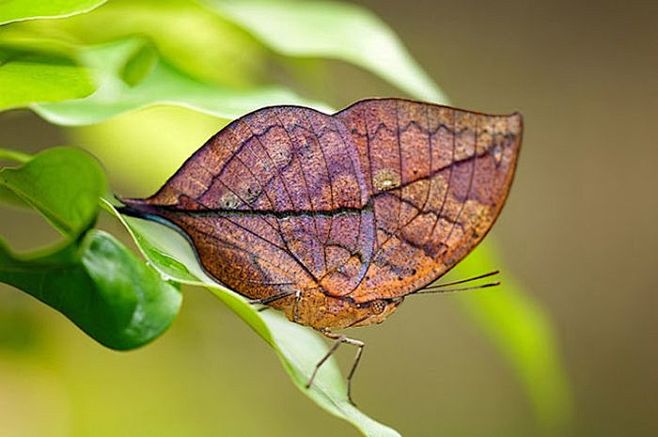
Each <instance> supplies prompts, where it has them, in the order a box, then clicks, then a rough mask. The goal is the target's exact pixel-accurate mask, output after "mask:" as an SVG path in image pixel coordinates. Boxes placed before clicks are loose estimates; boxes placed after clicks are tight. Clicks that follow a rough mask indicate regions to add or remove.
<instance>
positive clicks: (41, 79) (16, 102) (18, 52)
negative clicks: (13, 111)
mask: <svg viewBox="0 0 658 437" xmlns="http://www.w3.org/2000/svg"><path fill="white" fill-rule="evenodd" d="M0 89H1V90H2V92H1V93H0V110H5V109H10V108H18V107H23V106H28V105H31V104H33V103H40V102H55V101H59V100H67V99H75V98H79V97H84V96H86V95H89V94H90V93H92V92H93V90H94V86H93V84H92V82H91V79H90V77H89V74H88V72H87V70H86V69H85V68H83V67H81V66H79V65H78V64H77V63H76V61H75V59H74V58H73V56H72V55H71V54H70V53H67V52H66V51H64V50H60V49H58V48H56V47H55V45H50V46H47V45H46V44H43V43H37V42H36V41H35V42H32V41H30V42H19V41H12V42H10V41H2V42H0Z"/></svg>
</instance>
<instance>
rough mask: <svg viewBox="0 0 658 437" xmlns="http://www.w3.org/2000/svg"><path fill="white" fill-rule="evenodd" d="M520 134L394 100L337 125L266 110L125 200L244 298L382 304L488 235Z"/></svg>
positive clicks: (288, 110)
mask: <svg viewBox="0 0 658 437" xmlns="http://www.w3.org/2000/svg"><path fill="white" fill-rule="evenodd" d="M521 130H522V126H521V117H520V116H519V115H517V114H514V115H510V116H494V115H486V114H479V113H474V112H469V111H463V110H458V109H454V108H449V107H444V106H439V105H432V104H425V103H417V102H411V101H406V100H401V99H381V100H366V101H362V102H359V103H356V104H354V105H353V106H351V107H349V108H347V109H345V110H343V111H341V112H339V113H337V114H335V115H333V116H329V115H326V114H322V113H319V112H317V111H314V110H311V109H308V108H301V107H287V106H280V107H271V108H265V109H261V110H258V111H256V112H254V113H251V114H248V115H246V116H244V117H242V118H240V119H238V120H236V121H235V122H233V123H231V124H230V125H229V126H227V127H226V128H224V129H222V130H221V131H220V132H219V133H217V134H216V135H215V136H214V137H213V138H211V139H210V140H209V141H208V142H207V143H206V144H205V145H204V146H203V147H202V148H201V149H200V150H199V151H197V152H196V153H195V154H194V155H193V156H192V157H191V158H190V159H189V160H188V161H187V162H186V163H185V164H184V165H183V167H182V168H181V169H180V170H179V171H178V172H177V173H176V174H175V175H174V176H173V177H172V178H171V179H170V180H169V181H168V182H167V183H166V184H165V185H164V186H163V187H162V188H161V189H160V191H158V193H156V194H155V195H153V196H152V197H150V198H148V199H145V200H136V199H132V200H130V199H127V200H125V202H126V204H127V205H128V206H129V207H131V208H135V209H138V210H140V211H141V212H142V213H144V214H149V213H150V214H153V215H157V216H161V217H164V218H165V219H167V220H169V221H171V222H172V223H174V224H176V225H178V226H179V227H180V228H181V229H182V230H184V231H185V232H186V233H187V234H188V236H189V237H190V238H191V240H192V242H193V243H194V245H195V247H196V249H197V251H198V253H199V258H200V260H201V262H202V264H203V266H204V268H205V269H206V270H207V271H208V272H209V273H210V274H211V275H213V276H214V277H215V278H217V279H218V280H219V281H221V282H222V283H224V284H226V285H228V286H229V287H231V288H233V289H235V290H236V291H238V292H240V293H242V294H244V295H246V296H249V297H252V298H267V297H272V296H275V295H277V294H281V293H285V292H290V293H293V292H296V291H303V290H319V291H320V292H321V293H324V295H327V296H334V297H339V298H340V297H349V300H350V302H354V303H364V302H370V301H375V300H377V299H390V298H395V297H401V296H404V295H406V294H409V293H411V292H413V291H415V290H417V289H418V288H421V287H423V286H425V285H427V284H429V283H430V282H432V281H434V280H435V279H436V278H438V277H439V276H441V275H442V274H443V273H445V272H446V271H447V270H449V269H450V268H451V267H453V266H454V265H455V264H456V263H457V262H458V261H459V260H460V259H462V258H463V257H464V256H465V255H466V254H467V253H468V252H470V251H471V250H472V249H473V247H475V246H476V245H477V244H478V243H479V242H480V240H481V239H482V238H483V237H484V235H485V234H486V233H487V232H488V230H489V229H490V228H491V226H492V224H493V222H494V220H495V219H496V217H497V216H498V213H499V212H500V209H501V208H502V205H503V203H504V201H505V198H506V196H507V192H508V190H509V186H510V184H511V180H512V176H513V173H514V168H515V165H516V157H517V154H518V149H519V147H520V142H521ZM289 304H290V303H289V302H288V303H285V304H283V306H286V305H289Z"/></svg>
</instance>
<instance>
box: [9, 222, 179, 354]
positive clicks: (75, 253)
mask: <svg viewBox="0 0 658 437" xmlns="http://www.w3.org/2000/svg"><path fill="white" fill-rule="evenodd" d="M0 281H2V282H5V283H7V284H10V285H13V286H15V287H17V288H20V289H21V290H23V291H25V292H27V293H29V294H31V295H32V296H34V297H35V298H37V299H39V300H40V301H42V302H44V303H45V304H47V305H49V306H51V307H53V308H54V309H56V310H57V311H59V312H61V313H62V314H64V315H65V316H66V317H68V318H69V319H70V320H71V321H72V322H73V323H75V324H76V325H77V326H78V327H80V329H82V330H83V331H84V332H86V333H87V334H88V335H89V336H91V337H92V338H94V339H95V340H96V341H98V342H99V343H101V344H103V345H105V346H107V347H110V348H113V349H119V350H124V349H132V348H135V347H139V346H142V345H144V344H145V343H148V342H150V341H152V340H153V339H155V338H156V337H157V336H159V335H160V334H161V333H162V332H163V331H164V330H165V329H167V328H168V327H169V325H170V324H171V322H172V321H173V320H174V318H175V317H176V315H177V314H178V309H179V307H180V304H181V300H182V298H181V294H180V292H179V291H178V290H177V289H176V287H174V286H173V285H171V284H169V283H168V282H165V281H162V279H161V278H160V276H159V275H158V273H157V272H156V271H155V270H154V269H153V268H151V267H150V266H148V265H147V264H145V263H144V262H143V261H141V260H140V259H139V258H137V257H136V256H135V255H134V254H133V253H132V252H130V251H129V250H128V249H127V248H126V247H125V246H123V245H122V244H121V243H119V242H118V241H117V240H116V239H115V238H114V237H112V236H111V235H109V234H107V233H105V232H102V231H97V230H91V231H89V232H88V233H87V234H86V235H85V237H84V239H83V240H82V242H81V244H80V246H79V247H78V246H77V244H76V243H70V244H69V245H67V246H65V247H64V248H62V249H60V250H58V251H55V252H53V253H51V254H47V255H42V256H37V257H19V256H17V255H14V254H12V253H11V252H10V250H9V248H8V247H7V246H6V245H5V244H4V243H3V242H2V241H0Z"/></svg>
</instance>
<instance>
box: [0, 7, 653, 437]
mask: <svg viewBox="0 0 658 437" xmlns="http://www.w3.org/2000/svg"><path fill="white" fill-rule="evenodd" d="M180 3H183V2H175V1H174V2H172V1H168V2H162V3H159V2H148V1H140V2H110V3H109V4H107V5H105V6H102V7H101V8H99V9H98V10H96V11H94V12H91V13H90V14H89V15H82V16H79V17H74V18H71V19H66V20H53V21H49V22H34V23H25V26H24V27H25V28H30V26H33V28H34V27H38V28H39V29H42V30H43V32H44V33H48V34H61V33H65V32H72V33H73V34H75V35H76V38H78V41H79V42H84V43H87V44H88V43H97V42H103V41H105V40H107V39H108V38H118V37H122V36H125V35H133V34H145V35H146V36H148V37H149V38H151V40H152V41H154V44H155V46H156V47H157V49H158V50H159V51H160V52H162V53H163V54H164V55H167V54H170V55H171V58H170V59H176V60H177V64H176V67H177V68H180V69H182V70H184V71H186V72H188V73H190V74H194V75H196V76H197V77H201V78H203V79H204V80H206V81H208V82H210V83H219V84H230V85H231V86H235V87H240V86H246V85H247V84H249V83H254V82H261V81H262V82H272V78H275V80H276V81H277V82H280V83H285V84H288V85H290V86H292V87H294V88H295V89H296V90H297V91H298V92H300V93H302V94H304V95H307V96H310V97H312V98H316V99H320V100H323V101H326V102H328V103H330V104H332V105H333V106H335V107H341V106H344V105H347V104H349V103H351V102H352V101H355V100H358V99H361V98H364V97H370V96H390V95H403V94H401V92H400V91H399V90H397V89H395V88H393V87H392V86H391V85H389V84H388V83H386V82H384V81H382V80H380V79H377V78H375V77H373V76H372V75H370V74H368V73H366V72H364V71H362V70H359V69H357V68H355V67H353V66H349V65H347V64H345V63H340V62H327V61H321V60H318V59H295V60H291V59H286V60H283V59H282V57H281V56H279V55H276V54H273V53H271V52H269V51H268V50H267V49H265V48H263V47H262V46H261V45H259V44H258V43H257V41H256V40H255V39H254V38H253V37H252V36H250V35H249V34H247V33H246V32H244V31H242V30H240V29H238V28H236V26H234V25H231V24H230V23H227V22H225V21H222V20H221V19H219V18H217V17H215V16H212V17H211V16H210V15H209V14H207V13H205V12H203V11H201V10H200V9H198V10H197V9H196V7H193V6H190V7H189V8H185V9H183V10H184V11H185V12H184V13H182V12H181V11H182V10H181V9H177V8H178V6H177V5H178V4H180ZM361 4H362V5H364V6H366V7H367V8H368V9H370V10H371V11H373V12H374V13H376V14H377V15H378V16H380V17H381V18H382V19H383V20H384V21H385V22H386V23H388V24H389V25H390V26H391V27H392V28H393V29H394V30H395V31H396V32H397V33H398V35H399V36H400V38H401V40H402V41H403V42H404V43H405V45H406V46H407V48H408V49H409V51H410V52H411V53H412V55H413V56H414V57H415V58H416V59H417V60H418V61H419V63H420V64H421V65H422V66H423V67H424V68H425V70H426V71H427V72H428V73H429V74H430V76H431V77H432V78H433V79H434V80H435V81H436V82H437V83H438V84H439V85H440V86H441V87H442V88H443V90H444V91H445V92H446V93H447V94H448V95H449V96H451V99H452V102H453V104H454V105H455V106H458V107H463V108H469V109H475V110H479V111H484V112H509V111H513V110H519V111H521V112H522V113H523V114H524V116H525V122H526V132H525V137H524V148H523V151H522V155H521V160H520V164H519V169H518V174H517V178H516V180H515V183H514V187H513V189H512V194H511V197H510V199H509V201H508V204H507V206H506V208H505V210H504V212H503V214H502V216H501V219H500V220H499V221H498V223H497V225H496V227H495V228H494V231H493V232H492V234H491V236H492V238H493V239H495V240H496V242H497V246H498V247H499V249H500V252H501V257H502V259H503V261H504V265H505V268H506V269H508V270H509V271H510V272H513V273H514V275H515V277H516V279H517V280H518V281H519V282H520V284H521V285H522V286H523V288H524V289H525V290H527V291H528V293H529V294H531V296H532V297H533V298H534V299H535V300H536V301H537V302H538V303H539V304H540V306H541V307H542V308H543V310H544V311H545V312H546V313H547V314H548V315H549V317H550V318H551V320H552V323H553V326H554V329H555V335H556V338H557V342H558V344H557V347H558V350H559V352H560V353H561V355H562V361H563V365H564V371H565V374H566V376H567V379H568V381H569V383H570V386H571V391H572V397H573V399H572V401H573V406H572V408H573V410H572V411H573V414H572V417H571V424H570V425H568V426H566V427H565V428H564V429H561V430H560V431H559V434H560V435H574V436H618V435H625V436H626V435H628V436H652V435H658V414H656V412H658V394H657V393H658V370H657V369H658V338H657V337H658V324H657V323H656V315H655V314H656V308H657V304H658V293H657V292H658V275H656V266H657V262H656V261H658V259H657V257H656V254H655V247H656V245H658V231H656V227H655V223H656V222H657V221H658V196H656V194H655V192H654V191H655V189H656V187H658V173H657V172H656V171H655V170H654V169H653V167H654V166H655V165H656V163H657V162H658V148H657V147H658V144H657V141H656V138H658V127H657V124H656V120H657V119H658V75H657V74H656V72H657V71H658V56H656V55H657V54H658V27H656V25H655V23H656V20H657V19H658V5H657V4H656V3H653V2H640V1H636V2H625V3H623V4H622V3H619V2H597V4H596V6H593V5H592V4H591V3H590V2H567V1H545V2H522V1H507V2H486V1H473V2H458V1H453V2H444V1H429V0H427V1H420V0H415V1H406V2H396V1H367V2H362V3H361ZM72 29H73V30H72ZM224 122H225V121H222V120H219V119H217V118H214V117H211V116H209V115H201V114H199V113H198V112H193V111H191V110H186V109H181V108H173V107H154V108H150V109H145V110H141V111H139V112H131V113H127V114H123V115H120V116H118V117H116V118H113V119H111V120H109V121H106V122H103V123H101V124H98V125H93V126H90V127H77V128H66V129H64V128H61V127H57V126H54V125H51V124H48V123H46V122H45V121H43V120H41V119H40V118H38V117H37V116H35V115H34V114H32V113H31V112H28V111H24V110H17V111H11V112H8V113H3V114H2V115H0V144H1V145H3V146H14V147H16V148H19V149H21V150H25V151H36V150H40V149H43V148H45V147H48V146H53V145H60V144H71V145H79V146H84V147H86V148H87V149H88V150H90V151H92V152H93V153H94V154H95V155H96V156H98V157H99V158H100V159H101V161H102V162H103V163H104V165H105V166H106V169H107V171H108V174H109V175H110V178H111V181H112V185H113V187H114V189H115V191H117V192H120V193H122V194H128V195H134V196H142V195H147V194H150V193H151V192H152V191H153V190H154V189H155V188H157V187H159V185H160V184H161V183H162V182H163V181H164V179H165V178H166V177H167V176H168V175H169V174H170V173H171V172H172V171H173V170H174V169H175V168H177V167H178V166H179V165H180V163H181V162H182V160H184V159H185V157H186V156H188V155H189V154H190V153H191V152H192V151H193V150H195V149H196V148H197V147H199V146H200V145H201V144H202V143H203V141H205V139H207V137H208V136H210V135H211V134H213V133H214V132H216V131H217V130H218V129H219V128H220V127H221V126H222V125H223V124H224ZM102 224H103V225H104V226H105V227H107V228H109V229H113V230H116V234H117V235H122V231H121V230H120V229H119V228H118V227H117V226H116V225H115V224H113V223H111V222H110V221H109V220H107V222H105V221H104V222H103V223H102ZM0 229H2V235H3V236H5V237H6V238H7V239H8V241H9V242H10V243H12V244H13V245H14V247H17V248H22V249H28V248H31V247H34V246H35V245H39V244H44V243H46V242H48V241H51V240H52V239H53V238H55V234H54V232H53V231H52V230H50V228H49V227H48V226H46V225H45V224H44V223H43V222H42V220H41V219H39V218H38V217H36V216H34V215H32V214H30V213H27V212H23V211H20V210H9V209H3V210H2V215H1V216H0ZM124 235H125V234H124ZM503 279H504V278H503ZM477 298H478V296H477V295H469V296H454V295H446V296H440V295H439V296H433V297H429V296H425V297H423V298H418V299H409V300H408V301H407V302H406V303H405V304H404V306H402V307H401V309H400V311H399V312H398V313H397V314H396V315H395V316H394V317H392V318H391V319H390V320H389V321H387V322H386V323H385V324H383V325H380V326H376V327H372V328H362V329H359V330H358V331H357V330H355V331H352V335H354V336H356V337H358V338H361V339H363V340H365V341H366V343H367V345H368V346H367V349H366V353H365V355H364V360H363V361H362V364H361V367H360V370H359V373H358V375H357V378H356V382H355V386H354V390H355V397H356V400H357V402H358V403H359V406H360V407H361V408H362V409H363V410H364V412H366V413H368V414H370V415H372V416H373V417H375V418H377V419H380V420H382V421H383V422H384V423H387V424H389V425H391V426H393V427H394V428H396V429H398V430H399V431H400V432H401V433H402V434H403V435H406V436H437V435H460V436H461V435H464V436H492V435H496V436H498V435H500V436H527V435H537V434H540V432H541V429H542V428H541V426H540V424H539V423H538V421H537V419H536V418H535V416H534V414H533V408H532V404H531V401H530V400H528V398H527V396H526V395H525V394H524V391H523V387H522V385H521V383H520V381H519V378H518V376H517V375H515V371H514V369H513V368H512V367H511V366H510V365H509V364H508V362H507V361H505V360H504V359H502V358H501V356H500V354H499V353H498V352H497V351H496V349H495V346H494V345H493V344H492V343H491V342H490V341H489V340H488V339H487V337H486V336H483V335H482V333H481V331H480V329H479V328H478V327H477V326H476V325H475V324H474V323H473V321H472V320H471V319H470V318H468V317H467V316H466V314H465V312H464V311H462V310H461V309H460V306H461V305H462V304H463V301H464V300H465V299H477ZM0 300H1V302H2V304H1V305H0V434H1V435H3V436H5V435H7V436H12V437H13V436H37V435H38V436H41V435H43V436H117V435H139V436H181V435H186V436H188V435H189V436H211V435H212V436H215V435H221V436H238V435H239V436H308V435H314V436H315V435H317V436H336V435H357V432H356V431H355V430H354V429H353V428H352V427H351V426H350V425H348V424H347V423H344V422H342V421H339V420H337V419H334V418H332V417H331V416H329V415H327V414H326V413H325V412H323V411H322V410H320V409H319V408H317V407H316V406H315V405H314V404H313V403H311V402H309V401H308V400H307V399H306V398H305V397H304V396H303V395H301V394H300V393H299V392H298V391H297V390H296V389H295V388H294V387H293V386H292V384H290V382H289V380H288V378H287V377H286V376H285V374H284V372H283V370H282V369H281V366H280V364H279V362H278V360H277V359H276V357H275V355H274V354H273V353H272V352H271V351H270V350H269V349H268V348H267V347H265V346H264V344H263V343H262V342H261V341H259V340H258V339H257V338H256V337H255V336H254V335H253V333H252V332H251V331H250V329H249V328H248V327H247V326H246V325H245V324H244V323H243V322H241V321H240V320H239V319H238V318H237V317H236V316H235V315H234V314H233V313H231V312H230V311H229V310H228V309H226V308H225V307H224V306H223V305H221V304H220V303H219V302H218V301H217V300H216V299H215V298H213V297H212V296H211V295H210V294H209V293H207V292H206V291H205V290H199V289H189V290H186V292H185V302H184V305H183V309H182V311H181V314H180V317H179V318H178V319H177V320H176V322H175V323H174V325H173V327H172V328H171V329H170V330H169V331H168V332H167V333H166V334H165V335H164V336H163V337H162V338H160V339H158V340H156V341H155V342H154V343H153V344H151V345H149V346H147V347H145V348H143V349H139V350H137V351H132V352H125V353H119V352H113V351H110V350H107V349H104V348H102V347H101V346H99V345H98V344H97V343H95V342H94V341H92V340H91V339H89V338H88V337H86V336H85V335H84V334H83V333H81V332H80V331H79V330H78V329H77V328H75V327H74V326H73V325H72V324H71V323H70V322H68V321H67V320H66V319H64V318H63V317H62V316H60V315H59V314H57V313H55V312H54V311H52V310H50V309H48V308H46V307H45V306H43V305H42V304H40V303H38V302H36V301H35V300H34V299H32V298H30V297H28V296H26V295H24V294H22V293H20V292H18V291H16V290H14V289H10V288H9V287H6V286H2V285H0ZM538 347H541V345H538ZM343 352H344V354H340V355H341V356H340V360H341V362H342V364H343V365H346V364H347V363H348V361H349V360H350V358H351V355H352V351H343ZM565 408H568V406H567V407H565ZM554 432H556V433H558V432H557V431H554Z"/></svg>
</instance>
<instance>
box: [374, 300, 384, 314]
mask: <svg viewBox="0 0 658 437" xmlns="http://www.w3.org/2000/svg"><path fill="white" fill-rule="evenodd" d="M370 308H372V312H373V313H375V314H381V313H383V312H384V310H385V309H386V302H385V301H384V300H382V299H377V300H375V301H373V302H372V303H371V304H370Z"/></svg>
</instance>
